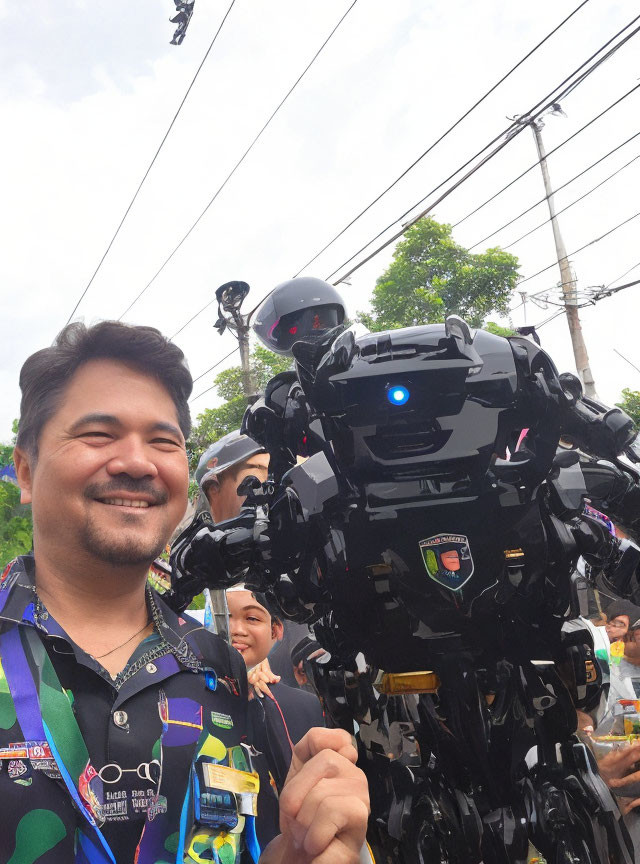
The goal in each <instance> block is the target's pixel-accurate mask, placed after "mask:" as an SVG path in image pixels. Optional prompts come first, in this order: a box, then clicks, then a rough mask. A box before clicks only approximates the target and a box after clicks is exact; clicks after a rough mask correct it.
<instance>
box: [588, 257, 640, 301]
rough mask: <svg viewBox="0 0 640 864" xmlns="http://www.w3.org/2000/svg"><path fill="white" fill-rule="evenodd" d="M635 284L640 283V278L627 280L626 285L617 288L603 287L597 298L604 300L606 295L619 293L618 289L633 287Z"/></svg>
mask: <svg viewBox="0 0 640 864" xmlns="http://www.w3.org/2000/svg"><path fill="white" fill-rule="evenodd" d="M636 266H637V265H636ZM632 269H633V268H632ZM634 285H640V279H636V280H635V281H633V282H627V283H626V284H625V285H618V287H617V288H608V287H607V288H603V290H602V291H600V292H598V294H597V296H596V297H595V300H596V301H597V300H603V299H604V298H605V297H611V295H612V294H617V293H618V291H624V289H625V288H632V287H633V286H634Z"/></svg>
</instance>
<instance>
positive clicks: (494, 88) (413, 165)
mask: <svg viewBox="0 0 640 864" xmlns="http://www.w3.org/2000/svg"><path fill="white" fill-rule="evenodd" d="M587 2H588V0H583V2H582V3H580V5H579V6H577V7H576V8H575V9H574V10H573V12H571V13H570V14H569V15H567V17H566V18H565V19H564V20H562V21H561V22H560V23H559V24H558V25H557V27H554V29H553V30H551V32H550V33H547V35H546V36H545V37H544V39H542V40H541V41H540V42H538V44H537V45H535V46H534V47H533V48H532V49H531V50H530V51H529V52H528V54H525V55H524V57H522V58H521V59H520V60H519V61H518V62H517V63H516V64H515V66H512V67H511V69H509V71H508V72H507V73H506V74H505V75H503V76H502V78H500V80H499V81H497V82H496V83H495V84H494V85H493V86H492V87H490V88H489V90H487V92H486V93H485V94H484V95H483V96H481V97H480V99H478V100H477V102H474V104H473V105H472V106H471V107H470V108H468V109H467V111H465V113H464V114H463V115H462V116H461V117H459V118H458V120H456V122H455V123H453V124H452V125H451V126H449V128H448V129H447V130H446V131H445V132H443V133H442V135H440V137H439V138H437V139H436V140H435V141H434V142H433V143H432V144H430V145H429V147H427V149H426V150H425V151H424V153H422V154H421V155H420V156H418V158H417V159H414V161H413V162H412V163H411V164H410V165H409V167H408V168H405V170H404V171H403V172H402V173H401V174H400V175H399V176H398V177H396V179H395V180H394V181H393V183H390V184H389V186H387V188H386V189H384V190H383V191H382V192H380V194H379V195H377V196H376V197H375V198H374V199H373V201H371V202H370V203H369V204H367V206H366V207H365V208H364V209H363V210H361V211H360V212H359V213H358V214H357V216H354V217H353V219H352V220H351V221H350V222H349V223H348V224H347V225H345V226H344V228H342V230H341V231H339V232H338V233H337V234H336V235H335V237H333V238H332V239H331V240H329V242H328V243H327V244H326V245H325V246H323V247H322V249H320V251H319V252H316V254H315V255H314V256H313V257H312V258H310V259H309V260H308V261H307V263H306V264H305V265H304V266H302V267H301V268H300V269H299V270H298V272H297V273H296V274H295V275H294V277H293V278H294V279H295V278H296V276H299V275H300V274H301V273H302V271H303V270H306V269H307V267H308V266H309V265H310V264H313V262H314V261H315V260H316V259H317V258H319V257H320V255H322V254H323V252H326V251H327V249H328V248H329V247H330V246H332V245H333V244H334V243H335V242H336V240H338V239H339V238H340V237H342V235H343V234H344V233H345V232H346V231H348V230H349V228H351V226H352V225H354V224H355V223H356V222H357V221H358V220H359V219H360V218H361V217H362V216H364V214H365V213H367V212H368V211H369V210H370V209H371V208H372V207H373V206H374V205H375V204H377V203H378V201H380V199H381V198H384V196H385V195H386V194H387V192H390V191H391V190H392V189H393V188H394V186H396V185H397V184H398V183H399V182H400V181H401V180H402V179H403V178H404V177H406V175H407V174H408V173H409V172H410V171H412V170H413V169H414V168H415V167H416V165H417V164H418V163H419V162H421V161H422V160H423V159H424V158H425V156H428V155H429V153H431V151H432V150H433V149H434V148H435V147H437V146H438V144H440V142H441V141H444V139H445V138H446V137H447V136H448V135H449V134H450V133H451V132H453V130H454V129H456V128H457V127H458V126H459V125H460V124H461V123H462V122H463V120H466V118H467V117H468V116H469V115H470V114H471V113H472V112H473V111H475V109H476V108H477V107H478V106H479V105H481V104H482V103H483V102H484V101H485V99H487V98H488V97H489V96H490V95H491V94H492V93H493V92H494V90H496V89H497V88H498V87H499V86H500V85H501V84H502V83H504V82H505V81H506V80H507V78H509V76H510V75H511V74H512V73H513V72H515V71H516V69H518V68H519V67H520V66H522V64H523V63H524V62H525V61H526V60H528V59H529V57H531V56H532V55H533V54H535V52H536V51H537V50H538V48H541V47H542V45H544V43H545V42H547V41H548V40H549V39H550V38H551V37H552V36H553V35H554V34H555V33H557V32H558V30H560V28H561V27H563V26H564V25H565V24H566V23H567V21H569V20H570V19H571V18H573V16H574V15H575V14H576V13H577V12H579V11H580V9H582V7H583V6H585V5H586V3H587Z"/></svg>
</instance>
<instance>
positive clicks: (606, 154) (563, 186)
mask: <svg viewBox="0 0 640 864" xmlns="http://www.w3.org/2000/svg"><path fill="white" fill-rule="evenodd" d="M638 135H640V132H636V133H635V134H633V135H631V136H630V137H629V138H627V139H626V140H625V141H623V142H622V143H621V144H618V146H617V147H614V148H613V150H609V152H608V153H605V154H604V156H601V157H600V158H599V159H596V161H595V162H592V163H591V165H588V166H587V167H586V168H584V169H583V170H582V171H580V173H579V174H574V176H573V177H571V179H570V180H567V181H566V182H565V183H562V185H560V186H558V187H557V188H556V189H554V190H553V192H552V193H551V194H552V195H555V194H556V193H557V192H560V191H561V190H562V189H566V187H567V186H569V185H570V184H571V183H573V181H574V180H578V178H580V177H582V176H583V175H584V174H586V173H587V172H588V171H591V169H592V168H595V167H596V165H599V164H600V163H601V162H603V161H604V160H605V159H607V158H608V157H609V156H612V155H613V154H614V153H617V151H618V150H620V149H621V148H622V147H624V146H625V144H628V143H629V142H630V141H633V139H634V138H637V137H638ZM546 200H547V199H546V197H544V198H540V200H539V201H536V203H535V204H532V205H531V206H530V207H527V209H526V210H523V211H522V213H519V214H518V215H517V216H514V218H513V219H510V220H509V221H508V222H505V223H504V225H501V226H500V227H499V228H496V230H495V231H492V232H491V234H487V236H486V237H483V238H482V240H478V242H477V243H474V244H473V245H472V246H469V248H468V251H469V252H471V251H472V250H473V249H475V248H476V247H477V246H480V245H481V244H482V243H485V242H486V241H487V240H490V239H491V238H492V237H494V236H495V235H496V234H499V233H500V231H504V229H505V228H508V227H509V226H510V225H513V224H514V222H517V221H518V220H519V219H522V217H523V216H526V215H527V213H531V211H532V210H535V208H536V207H539V206H540V204H544V203H545V201H546Z"/></svg>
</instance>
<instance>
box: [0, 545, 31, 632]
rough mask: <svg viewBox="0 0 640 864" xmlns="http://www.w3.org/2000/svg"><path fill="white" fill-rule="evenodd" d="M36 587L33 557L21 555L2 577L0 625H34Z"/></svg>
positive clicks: (12, 562) (0, 578)
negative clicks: (10, 623) (8, 623)
mask: <svg viewBox="0 0 640 864" xmlns="http://www.w3.org/2000/svg"><path fill="white" fill-rule="evenodd" d="M35 586H36V580H35V562H34V559H33V555H20V556H19V557H18V558H15V559H14V560H13V561H10V562H9V564H7V566H6V567H5V569H4V571H3V573H2V576H0V625H2V624H4V623H5V622H7V621H10V622H12V623H14V624H22V623H30V624H33V623H34V620H33V611H34V602H35V599H36V587H35Z"/></svg>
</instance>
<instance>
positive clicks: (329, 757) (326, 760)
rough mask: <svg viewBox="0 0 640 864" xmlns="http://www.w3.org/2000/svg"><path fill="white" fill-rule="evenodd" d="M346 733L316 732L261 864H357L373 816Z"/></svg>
mask: <svg viewBox="0 0 640 864" xmlns="http://www.w3.org/2000/svg"><path fill="white" fill-rule="evenodd" d="M356 758H357V753H356V750H355V748H354V747H353V745H352V744H351V736H350V735H349V734H348V733H347V732H345V731H344V730H342V729H310V730H309V732H307V734H306V735H305V736H304V738H303V739H302V741H300V742H299V743H298V744H297V745H296V747H295V749H294V751H293V758H292V760H291V768H290V769H289V774H288V775H287V780H286V782H285V785H284V788H283V790H282V794H281V795H280V829H281V831H282V834H280V836H279V837H276V838H275V840H273V841H272V842H271V843H270V844H269V845H268V846H267V848H266V849H265V851H264V853H263V854H262V855H261V856H260V864H357V862H358V860H359V856H360V850H361V848H362V846H363V844H364V841H365V834H366V831H367V819H368V817H369V790H368V788H367V781H366V778H365V776H364V774H363V773H362V771H361V770H360V769H359V768H356V765H355V762H356Z"/></svg>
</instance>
